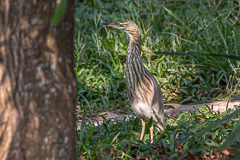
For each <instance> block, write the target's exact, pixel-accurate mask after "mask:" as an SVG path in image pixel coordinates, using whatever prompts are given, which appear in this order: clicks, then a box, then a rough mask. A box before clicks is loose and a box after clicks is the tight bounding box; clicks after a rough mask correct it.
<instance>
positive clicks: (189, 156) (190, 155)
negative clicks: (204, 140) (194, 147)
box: [188, 152, 198, 160]
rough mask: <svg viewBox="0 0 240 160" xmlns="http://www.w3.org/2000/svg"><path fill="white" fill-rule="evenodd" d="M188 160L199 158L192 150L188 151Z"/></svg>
mask: <svg viewBox="0 0 240 160" xmlns="http://www.w3.org/2000/svg"><path fill="white" fill-rule="evenodd" d="M188 160H198V158H197V157H196V156H195V155H194V154H192V153H191V152H188Z"/></svg>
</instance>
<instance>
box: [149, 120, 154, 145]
mask: <svg viewBox="0 0 240 160" xmlns="http://www.w3.org/2000/svg"><path fill="white" fill-rule="evenodd" d="M149 130H150V138H151V144H152V143H153V124H152V125H151V127H150V129H149Z"/></svg>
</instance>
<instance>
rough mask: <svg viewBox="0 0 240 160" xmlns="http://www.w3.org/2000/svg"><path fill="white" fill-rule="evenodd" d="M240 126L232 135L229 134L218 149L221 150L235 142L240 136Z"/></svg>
mask: <svg viewBox="0 0 240 160" xmlns="http://www.w3.org/2000/svg"><path fill="white" fill-rule="evenodd" d="M239 133H240V127H238V128H237V129H236V130H235V131H233V132H232V133H231V134H230V135H228V137H227V139H226V140H225V142H224V143H223V144H222V145H221V146H220V147H219V148H218V149H217V150H218V151H221V150H223V149H225V148H227V147H228V146H230V145H231V144H232V143H234V142H235V141H236V140H238V139H239V137H240V134H239Z"/></svg>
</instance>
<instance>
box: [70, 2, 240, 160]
mask: <svg viewBox="0 0 240 160" xmlns="http://www.w3.org/2000/svg"><path fill="white" fill-rule="evenodd" d="M236 2H237V1H232V0H227V1H211V0H199V1H196V0H188V1H186V0H179V1H172V0H169V1H158V0H150V1H144V0H134V1H130V0H125V1H113V0H107V1H101V0H90V1H89V0H83V1H79V2H77V3H76V12H75V38H74V42H75V44H74V45H75V49H74V55H75V57H74V58H75V72H76V75H77V80H78V82H77V87H78V95H79V99H78V103H79V108H78V109H79V110H80V113H85V115H86V117H90V116H96V115H98V114H99V113H100V112H103V111H106V110H110V111H112V112H115V113H128V112H130V113H132V110H131V109H130V105H129V102H128V100H127V97H126V91H125V88H126V87H125V86H126V85H125V59H126V50H127V45H128V37H127V35H126V34H125V33H123V32H121V31H118V30H115V29H109V28H108V29H106V28H104V27H103V26H102V25H101V23H102V22H117V21H121V20H123V19H130V20H133V21H135V22H136V24H137V25H138V26H139V27H140V29H141V35H142V59H143V62H144V65H145V66H146V68H147V69H148V70H149V71H150V72H151V73H153V75H154V76H155V77H156V79H157V80H158V81H159V83H160V85H161V88H162V91H163V97H164V102H165V103H167V102H179V103H187V102H194V103H201V102H208V101H212V100H221V99H227V98H230V97H231V96H233V95H235V94H238V93H239V91H240V87H239V85H240V79H239V77H240V76H239V75H240V63H239V60H238V59H237V58H238V57H239V56H240V30H239V13H240V6H239V4H238V3H236ZM163 53H164V54H163ZM186 54H188V55H186ZM225 116H226V117H225ZM166 117H168V118H167V123H168V125H167V128H166V131H165V132H164V133H158V132H157V131H155V133H154V134H155V136H154V142H155V143H154V144H153V145H151V144H150V141H149V139H150V136H149V131H148V130H147V134H146V136H145V137H144V139H143V142H142V141H139V140H138V138H139V133H140V131H141V126H140V124H141V123H140V120H139V119H138V118H136V119H135V118H130V119H129V120H127V119H123V120H116V121H112V120H107V119H105V120H104V123H103V124H102V125H99V126H93V125H92V124H86V123H84V122H86V120H85V119H84V118H83V120H84V122H83V123H82V126H83V127H82V129H81V131H78V132H77V146H76V147H77V156H78V158H80V159H140V158H143V159H144V158H145V159H146V158H148V159H150V158H152V159H162V158H165V159H187V158H188V156H191V155H193V156H194V155H195V156H197V157H200V158H201V159H206V158H209V159H214V158H219V159H224V158H229V157H231V156H234V155H235V154H236V155H239V156H240V149H239V148H240V147H239V135H238V134H237V133H238V132H239V126H240V123H239V122H237V121H232V120H231V118H236V119H237V118H239V114H238V113H237V114H236V112H235V113H232V114H231V113H230V114H227V115H225V114H222V113H220V112H213V111H212V110H211V109H210V107H207V106H205V107H202V108H201V110H200V111H199V113H198V114H197V113H191V112H189V113H182V114H180V115H179V116H176V117H173V118H171V116H169V115H166ZM149 124H150V123H149ZM213 124H214V125H213ZM211 125H212V126H213V127H208V126H211ZM201 131H202V132H201ZM203 131H204V132H203ZM229 137H230V138H229ZM231 137H232V138H231ZM229 145H230V147H229ZM223 148H225V150H227V151H228V152H229V155H227V154H225V152H221V151H218V150H221V149H223ZM217 156H218V157H217Z"/></svg>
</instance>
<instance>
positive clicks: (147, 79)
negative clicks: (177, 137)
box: [102, 20, 166, 143]
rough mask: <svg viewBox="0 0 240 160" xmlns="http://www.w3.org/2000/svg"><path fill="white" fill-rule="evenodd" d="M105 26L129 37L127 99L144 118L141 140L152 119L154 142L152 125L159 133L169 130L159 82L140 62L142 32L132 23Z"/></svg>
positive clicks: (129, 21) (126, 73) (151, 130)
mask: <svg viewBox="0 0 240 160" xmlns="http://www.w3.org/2000/svg"><path fill="white" fill-rule="evenodd" d="M102 25H104V26H108V27H113V28H116V29H118V30H121V31H123V32H125V33H127V35H128V37H129V44H128V48H127V57H126V71H125V75H126V90H127V97H128V100H129V102H130V104H131V108H132V110H133V111H134V113H135V114H136V115H137V116H138V117H139V118H140V119H141V123H142V130H141V136H140V140H141V141H142V139H143V137H144V133H145V128H146V122H148V121H149V120H150V119H151V120H152V124H151V126H150V128H149V130H150V139H151V143H153V126H156V127H157V130H158V131H160V130H161V131H165V128H166V127H165V122H164V103H163V96H162V91H161V88H160V85H159V83H158V81H157V80H156V78H155V77H154V76H153V75H152V74H151V73H150V72H149V71H148V70H147V69H146V68H145V66H144V64H143V62H142V59H141V33H140V30H139V28H138V26H137V24H136V23H135V22H133V21H131V20H123V21H120V22H104V23H102Z"/></svg>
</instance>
